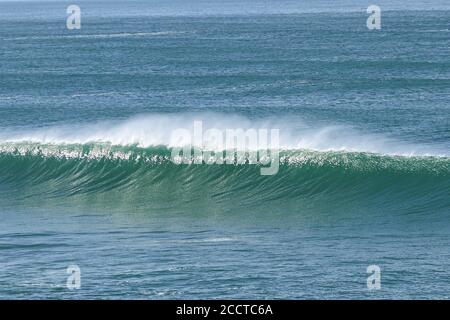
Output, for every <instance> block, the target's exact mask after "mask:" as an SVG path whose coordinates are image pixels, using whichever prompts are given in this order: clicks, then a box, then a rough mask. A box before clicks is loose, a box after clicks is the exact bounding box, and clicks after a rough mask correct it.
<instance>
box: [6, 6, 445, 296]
mask: <svg viewBox="0 0 450 320" xmlns="http://www.w3.org/2000/svg"><path fill="white" fill-rule="evenodd" d="M68 4H69V3H67V2H64V1H60V2H39V1H34V2H0V61H1V62H0V221H1V223H0V298H6V299H11V298H33V299H42V298H52V299H59V298H65V299H76V298H88V299H95V298H101V299H110V298H119V299H124V298H139V299H161V298H162V299H167V298H169V299H172V298H173V299H180V298H192V299H200V298H249V299H252V298H258V299H270V298H287V299H298V298H301V299H320V298H322V299H323V298H325V299H329V298H338V299H352V298H363V299H365V298H368V299H376V298H383V299H384V298H388V299H395V298H399V299H406V298H413V299H448V298H449V292H450V273H449V271H448V270H449V267H450V251H449V250H448V248H449V245H450V225H449V217H450V200H449V199H450V197H449V196H450V158H449V157H450V153H449V148H450V116H449V111H450V58H449V57H450V6H449V4H448V3H447V2H444V1H437V0H436V1H431V0H430V1H427V2H426V1H424V2H420V3H415V2H406V1H400V0H397V1H392V2H389V3H388V2H381V1H379V3H378V4H379V5H380V7H381V9H382V29H381V30H373V31H369V30H368V29H367V27H366V19H367V17H368V14H367V13H366V7H367V4H366V3H365V2H362V1H356V0H355V1H350V0H347V1H343V2H342V3H341V4H339V5H338V4H335V3H331V2H330V1H324V0H322V1H317V2H313V1H306V2H303V3H300V2H298V1H280V2H278V1H277V2H274V1H273V2H271V1H259V0H258V1H255V2H248V1H246V2H243V3H241V2H239V3H238V2H237V1H221V2H220V3H218V2H205V1H199V2H190V3H189V2H179V1H164V2H163V1H148V2H145V1H128V2H118V1H113V2H106V1H100V2H99V1H89V2H83V1H81V2H79V5H80V7H81V12H82V20H81V21H82V24H81V25H82V27H81V29H80V30H67V29H66V21H65V19H66V16H67V14H66V7H67V5H68ZM193 120H202V121H204V123H205V124H206V125H209V126H211V127H219V128H222V129H225V128H229V127H232V128H236V127H243V128H251V127H259V126H266V125H269V126H271V128H272V127H273V128H277V129H280V132H281V138H282V139H281V144H282V146H283V153H282V155H283V157H284V158H283V159H284V160H283V161H284V162H282V163H281V165H280V171H279V172H278V173H277V174H276V175H274V176H261V175H259V168H258V167H255V166H251V165H240V166H227V165H223V166H220V165H217V166H207V165H198V166H196V165H182V166H177V165H175V164H173V163H171V162H170V161H167V156H168V154H169V151H170V150H169V149H170V146H169V145H168V144H167V137H168V136H169V135H170V132H172V131H173V130H174V129H177V128H178V127H179V126H180V125H181V126H183V125H190V123H191V122H192V121H193ZM105 150H106V151H105ZM155 155H157V156H158V157H161V158H158V159H164V160H162V161H159V160H158V161H153V159H154V156H155ZM73 264H76V265H78V266H79V267H80V269H81V288H80V289H77V290H69V289H68V288H67V287H66V279H67V276H68V275H67V274H66V268H67V267H68V266H69V265H73ZM374 264H375V265H378V266H379V267H380V268H381V279H382V280H381V289H380V290H374V291H370V290H368V288H367V286H366V279H367V277H368V274H367V273H366V268H367V267H368V266H369V265H374Z"/></svg>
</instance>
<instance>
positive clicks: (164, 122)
mask: <svg viewBox="0 0 450 320" xmlns="http://www.w3.org/2000/svg"><path fill="white" fill-rule="evenodd" d="M194 121H201V122H202V125H203V133H204V132H205V131H206V130H208V129H211V128H214V129H218V130H219V131H221V132H223V135H224V136H225V134H226V130H227V129H229V130H230V129H231V130H232V129H243V130H249V129H267V130H268V131H269V132H270V130H272V129H279V132H280V149H284V150H290V149H292V150H293V149H308V150H315V151H349V152H371V153H378V154H386V155H401V156H443V157H448V156H449V154H448V152H446V151H445V150H440V149H439V148H434V147H433V146H426V145H413V144H408V143H404V142H401V141H397V140H395V139H392V138H389V137H387V136H383V135H379V134H370V133H363V132H359V131H358V130H356V129H353V128H351V127H347V126H342V125H322V126H314V125H312V124H308V123H306V122H304V121H302V120H301V119H294V118H282V117H279V118H267V119H262V120H250V119H248V118H245V117H243V116H238V115H228V114H227V115H225V114H218V113H202V114H194V113H184V114H150V115H149V114H148V115H140V116H137V117H134V118H130V119H128V120H123V121H102V122H97V123H91V124H84V125H64V126H54V127H47V128H39V129H31V130H23V131H18V130H15V131H3V132H2V133H0V143H23V142H31V143H42V144H55V145H59V144H86V143H109V144H112V145H123V146H126V145H137V146H138V147H143V148H146V147H150V146H159V145H165V146H168V147H175V146H177V147H180V146H182V145H180V144H179V143H174V142H173V139H172V134H173V133H174V131H175V130H178V129H187V130H189V132H190V133H191V134H193V132H194V129H193V126H194ZM269 141H270V139H269ZM193 145H195V146H197V147H203V146H201V145H198V144H195V143H193Z"/></svg>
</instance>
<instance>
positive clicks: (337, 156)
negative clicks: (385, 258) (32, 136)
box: [0, 143, 450, 213]
mask: <svg viewBox="0 0 450 320" xmlns="http://www.w3.org/2000/svg"><path fill="white" fill-rule="evenodd" d="M0 150H1V152H0V199H1V201H2V202H4V203H5V202H6V201H9V200H11V199H14V201H16V202H27V201H35V200H36V199H39V200H40V201H43V202H49V201H50V202H51V201H53V200H58V199H59V200H61V199H66V200H67V199H72V200H80V199H84V200H86V201H88V200H89V201H91V205H92V204H93V203H92V202H95V203H97V204H98V205H99V206H102V207H116V206H120V205H123V206H127V207H128V208H144V209H152V208H153V209H168V208H178V210H180V209H181V208H185V207H186V206H190V205H193V206H196V207H197V208H201V207H202V206H205V207H208V208H211V205H213V206H217V205H220V206H221V208H227V210H233V208H237V207H239V208H242V207H260V206H262V207H264V206H267V205H269V204H270V206H271V209H270V210H272V211H273V210H274V209H273V206H280V205H281V206H286V205H290V206H297V207H298V206H300V208H304V209H307V208H316V209H317V207H318V206H319V207H322V206H326V205H327V204H329V205H332V206H337V207H339V206H350V207H352V208H358V205H362V204H364V206H367V207H370V206H371V205H373V206H374V207H376V206H382V208H383V210H389V209H393V210H400V211H402V210H406V211H407V212H409V213H411V212H414V210H418V211H419V212H437V211H442V210H444V211H445V210H448V209H449V208H450V200H449V199H450V197H448V196H449V190H450V159H449V158H447V157H433V156H428V157H424V156H421V157H417V156H416V157H404V156H388V155H378V154H373V153H364V152H342V151H330V152H319V151H311V150H284V151H281V153H280V170H279V172H278V173H277V174H276V175H274V176H261V175H260V171H259V169H260V167H259V165H252V164H240V165H237V164H222V165H218V164H211V165H210V164H205V163H203V164H175V163H173V162H172V161H171V158H170V156H171V149H170V148H169V147H167V146H160V147H148V148H141V147H137V146H117V145H116V146H114V145H111V144H100V143H91V144H62V145H54V144H53V145H49V144H47V145H46V144H40V143H9V144H5V143H4V144H2V145H1V147H0ZM8 199H9V200H8ZM328 209H329V208H328ZM406 211H405V212H406Z"/></svg>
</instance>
